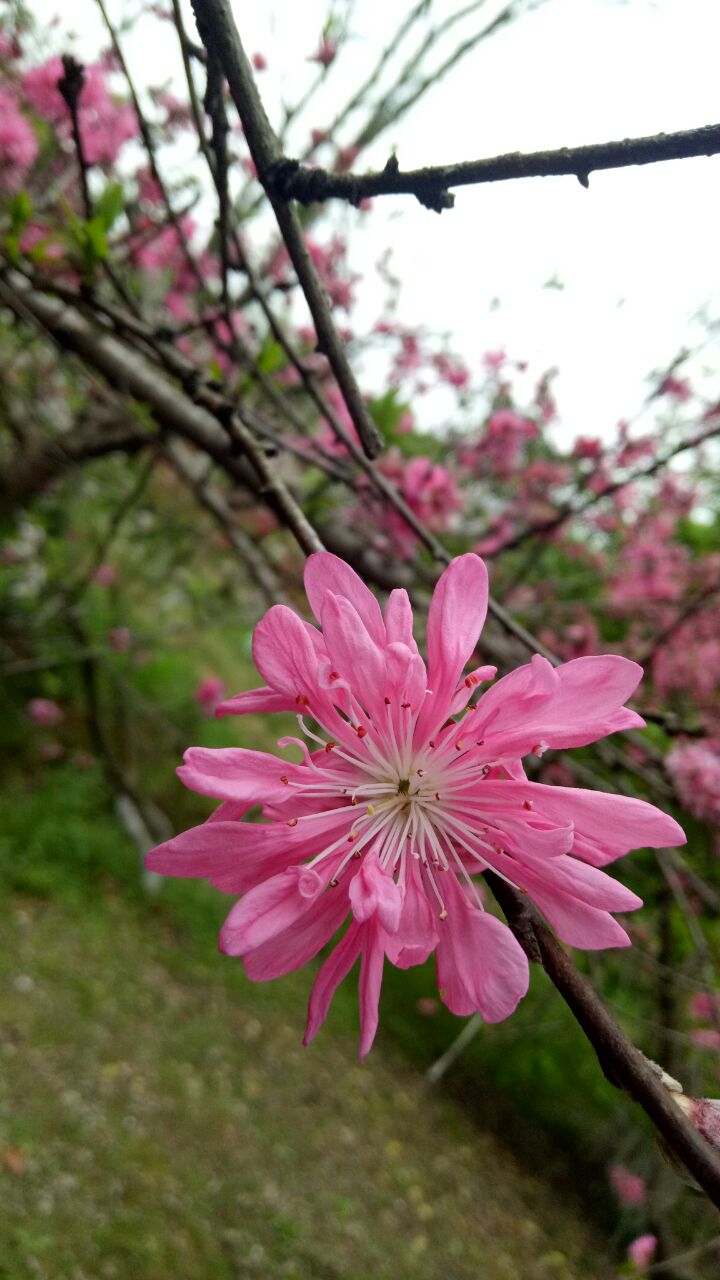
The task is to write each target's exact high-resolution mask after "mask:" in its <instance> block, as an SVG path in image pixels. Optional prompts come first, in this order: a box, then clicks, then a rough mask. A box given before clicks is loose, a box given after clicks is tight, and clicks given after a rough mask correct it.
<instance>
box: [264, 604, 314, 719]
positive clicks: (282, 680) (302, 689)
mask: <svg viewBox="0 0 720 1280" xmlns="http://www.w3.org/2000/svg"><path fill="white" fill-rule="evenodd" d="M318 639H319V637H318ZM252 653H253V662H254V663H255V666H256V667H257V669H258V671H259V672H260V674H261V675H262V676H264V678H265V680H266V681H267V683H268V684H269V685H270V687H271V688H272V689H274V690H275V691H276V692H278V693H283V694H285V695H286V696H287V697H288V698H290V699H293V700H296V699H298V698H302V697H305V698H308V697H310V696H312V694H313V693H314V692H315V691H316V690H317V683H318V672H317V667H318V663H317V653H316V647H315V645H314V644H313V641H312V638H311V636H310V634H309V630H308V626H307V624H306V623H305V622H303V621H302V619H301V618H298V616H297V614H296V613H293V611H292V609H288V607H287V605H284V604H274V605H273V606H272V608H271V609H268V611H267V613H266V614H265V616H264V617H263V618H261V619H260V621H259V623H258V624H257V626H256V628H255V631H254V633H253V645H252ZM296 709H297V708H296Z"/></svg>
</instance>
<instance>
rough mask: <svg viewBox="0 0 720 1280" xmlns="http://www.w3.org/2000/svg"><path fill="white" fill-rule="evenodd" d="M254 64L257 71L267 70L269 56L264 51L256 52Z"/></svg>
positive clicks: (253, 57) (253, 59)
mask: <svg viewBox="0 0 720 1280" xmlns="http://www.w3.org/2000/svg"><path fill="white" fill-rule="evenodd" d="M252 64H253V66H254V68H255V70H256V71H267V58H266V57H265V54H264V53H254V54H253V56H252Z"/></svg>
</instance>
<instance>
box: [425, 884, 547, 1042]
mask: <svg viewBox="0 0 720 1280" xmlns="http://www.w3.org/2000/svg"><path fill="white" fill-rule="evenodd" d="M442 885H443V892H444V894H445V897H446V903H447V911H448V916H447V919H446V920H444V921H441V922H440V924H439V925H438V936H439V942H438V946H437V952H436V958H437V979H438V987H439V989H440V995H441V998H442V999H443V1001H444V1002H445V1004H446V1005H447V1007H448V1009H450V1010H451V1011H452V1012H453V1013H457V1014H460V1015H465V1014H470V1013H476V1012H479V1013H481V1014H482V1016H483V1018H484V1019H485V1021H486V1022H501V1021H502V1019H503V1018H507V1017H509V1016H510V1014H511V1013H513V1012H514V1010H515V1009H516V1008H517V1005H518V1004H519V1002H520V1000H521V999H522V997H523V996H524V995H525V993H526V991H527V989H528V983H529V980H530V975H529V966H528V961H527V956H526V955H525V952H524V951H523V949H522V947H521V946H520V943H519V942H518V941H517V939H516V938H515V937H514V936H513V934H512V933H511V932H510V930H509V928H508V927H507V925H505V924H502V922H501V921H500V920H497V919H496V918H495V916H491V915H489V913H488V912H487V911H480V910H479V909H478V908H477V907H473V906H471V905H470V903H469V902H468V900H467V898H466V897H465V894H464V893H463V891H462V889H461V888H460V885H459V884H458V882H457V880H456V879H455V877H454V876H453V875H448V876H445V877H443V881H442Z"/></svg>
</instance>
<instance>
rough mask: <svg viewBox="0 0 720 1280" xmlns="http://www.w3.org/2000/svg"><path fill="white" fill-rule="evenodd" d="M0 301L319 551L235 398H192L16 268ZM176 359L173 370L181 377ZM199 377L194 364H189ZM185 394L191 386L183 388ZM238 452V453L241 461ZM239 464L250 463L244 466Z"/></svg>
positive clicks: (1, 285)
mask: <svg viewBox="0 0 720 1280" xmlns="http://www.w3.org/2000/svg"><path fill="white" fill-rule="evenodd" d="M0 303H4V304H5V305H6V306H8V307H9V308H10V310H11V311H13V312H14V313H15V314H16V315H18V316H19V317H20V318H21V319H22V320H25V321H27V320H28V319H31V320H34V321H35V323H36V324H38V325H39V327H40V328H41V329H42V330H44V331H45V332H46V333H49V334H50V336H51V337H53V338H54V339H55V341H57V342H58V343H60V344H61V345H62V346H63V347H65V348H66V349H67V350H69V351H74V352H76V353H77V354H78V355H80V356H81V357H82V358H83V360H85V361H86V362H87V363H88V364H89V365H90V367H91V368H93V369H96V370H98V371H99V372H100V373H102V374H103V375H104V376H105V377H106V378H107V379H108V380H109V382H110V384H111V386H113V387H114V388H115V389H116V390H118V391H120V392H121V393H122V392H124V393H125V394H127V395H129V396H132V397H133V398H134V399H136V400H139V401H141V402H143V403H145V404H147V405H149V407H150V409H151V410H152V413H153V417H154V418H155V421H156V422H157V423H158V425H159V426H162V427H164V428H165V429H166V430H169V431H172V432H176V433H177V434H178V435H180V436H182V437H184V438H185V439H186V440H190V441H192V442H193V443H194V444H196V445H198V446H199V447H200V448H201V449H204V450H205V452H206V453H208V454H209V455H210V457H212V458H214V459H215V460H216V461H217V462H219V463H220V465H221V466H223V467H224V468H225V470H226V471H229V472H230V474H233V475H235V476H236V477H237V478H238V479H241V481H242V482H243V483H245V484H248V485H249V486H250V487H252V488H253V489H254V491H255V492H256V493H257V494H258V496H259V497H260V498H261V499H263V500H264V501H265V502H267V504H268V505H269V506H270V507H271V508H272V510H273V511H274V512H275V514H276V515H279V517H280V519H281V521H282V523H283V524H285V525H287V527H288V528H289V529H290V531H291V533H292V534H293V535H294V536H295V538H296V539H297V542H298V544H299V545H300V546H301V547H302V549H303V551H305V552H306V553H308V554H309V553H310V552H311V551H321V550H322V549H323V548H322V543H321V541H320V539H319V537H318V535H317V533H316V532H315V530H314V529H313V527H312V525H311V524H310V522H309V521H308V520H307V519H306V517H305V516H304V514H303V512H302V511H301V510H300V508H299V507H298V505H297V503H296V502H295V500H294V498H293V497H292V494H291V493H290V492H289V490H288V488H287V486H286V485H285V484H284V482H283V481H282V479H281V478H280V476H279V475H278V473H277V467H274V466H273V465H272V463H271V461H270V460H269V459H268V458H267V456H266V454H265V453H264V451H263V449H262V448H261V446H260V445H259V444H258V442H257V440H256V439H255V437H254V436H253V434H252V432H251V431H250V430H249V429H248V428H247V426H246V425H245V424H244V422H243V421H242V419H241V417H240V415H239V413H238V412H236V411H234V408H233V405H232V404H231V403H230V402H228V401H227V400H226V399H225V398H224V397H223V396H222V395H220V394H218V393H217V392H215V391H213V390H212V388H210V387H208V386H204V385H203V384H202V382H199V381H198V382H197V385H195V387H194V393H193V394H194V402H193V401H192V400H190V399H189V394H184V393H183V392H182V391H181V390H180V389H179V388H178V387H177V386H176V385H175V384H174V383H173V382H171V381H170V379H169V378H167V377H166V376H164V375H163V374H162V373H161V372H159V371H158V370H157V369H156V368H154V367H153V366H152V365H151V364H150V363H149V361H147V360H146V359H144V358H143V357H142V356H139V355H137V354H135V353H134V352H131V351H128V350H127V348H126V347H125V346H124V344H123V343H122V342H120V341H118V339H117V338H115V337H113V335H112V334H110V333H109V332H108V331H107V330H106V329H104V328H103V327H102V326H100V325H98V324H97V323H95V324H91V323H90V322H89V321H88V320H86V319H85V317H84V316H82V315H81V314H80V312H79V311H77V310H76V309H75V308H74V307H69V306H63V305H62V304H61V303H59V302H56V301H55V299H54V298H48V297H46V296H45V295H44V294H42V293H40V292H38V291H37V290H35V289H32V288H31V287H30V286H29V285H28V284H27V282H26V281H25V280H24V278H23V277H22V276H20V275H18V274H17V273H15V272H8V273H6V274H5V275H4V276H2V275H0ZM182 367H183V362H182V359H181V358H179V359H178V369H177V373H178V375H179V376H181V369H182ZM194 373H195V377H196V379H197V371H194ZM187 390H188V393H189V391H190V388H189V387H188V388H187ZM242 455H244V457H245V459H246V460H247V461H246V462H245V461H244V459H243V457H242ZM243 467H247V468H248V469H247V470H245V471H243Z"/></svg>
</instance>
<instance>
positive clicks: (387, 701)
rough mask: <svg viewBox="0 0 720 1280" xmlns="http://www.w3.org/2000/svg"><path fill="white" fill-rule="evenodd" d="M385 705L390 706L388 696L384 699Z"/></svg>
mask: <svg viewBox="0 0 720 1280" xmlns="http://www.w3.org/2000/svg"><path fill="white" fill-rule="evenodd" d="M385 706H386V707H389V706H390V699H389V698H386V699H385Z"/></svg>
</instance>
